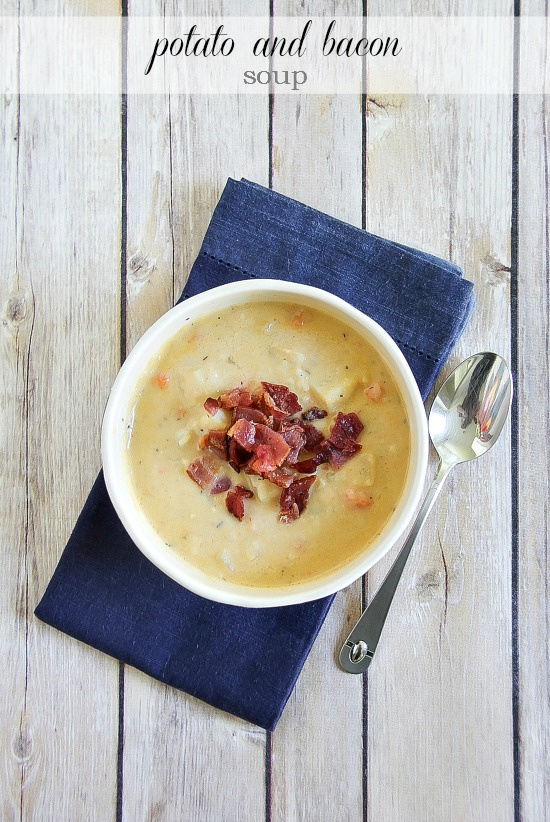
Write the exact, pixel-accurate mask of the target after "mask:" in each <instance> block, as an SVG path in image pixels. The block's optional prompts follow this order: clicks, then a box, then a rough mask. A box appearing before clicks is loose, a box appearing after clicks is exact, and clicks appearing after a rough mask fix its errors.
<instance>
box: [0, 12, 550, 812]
mask: <svg viewBox="0 0 550 822" xmlns="http://www.w3.org/2000/svg"><path fill="white" fill-rule="evenodd" d="M20 5H21V9H20V13H21V14H25V13H40V12H45V11H46V10H47V12H48V13H50V14H52V13H59V14H69V13H74V12H75V10H76V11H77V13H78V12H80V13H82V11H85V12H86V13H94V12H96V13H97V12H98V11H100V12H101V13H114V14H116V13H117V12H118V5H117V3H116V2H112V3H111V2H109V1H108V0H104V2H102V3H101V4H96V3H91V2H90V3H87V4H83V5H82V4H80V5H79V7H78V8H77V7H76V6H75V5H74V4H72V3H70V2H69V0H66V2H65V3H62V2H58V3H56V4H55V6H52V4H51V3H50V4H47V5H44V6H43V7H41V6H40V4H37V3H31V2H30V0H29V3H28V4H26V3H25V2H23V3H21V4H20ZM403 5H404V4H402V3H399V2H398V0H395V2H394V3H392V4H391V8H390V6H389V5H388V4H387V3H385V4H377V3H374V2H369V3H368V13H369V14H372V15H377V14H382V13H385V14H389V13H391V12H393V13H405V12H409V11H410V9H409V8H408V7H407V8H406V9H405V8H403ZM5 6H6V11H7V12H8V13H12V14H16V13H17V11H18V6H19V4H17V3H15V2H12V3H6V4H5ZM522 6H523V9H522V10H523V12H524V13H529V14H536V13H538V14H544V12H545V5H544V2H542V0H540V2H539V3H538V4H537V2H535V0H533V2H530V3H527V2H525V3H522ZM209 9H211V10H213V11H219V12H220V13H221V14H244V13H251V10H250V8H249V4H247V3H246V2H245V0H242V2H241V0H233V1H232V2H226V3H223V4H218V3H215V2H214V0H212V2H210V3H208V4H205V3H200V2H198V0H197V2H196V3H186V8H185V11H186V13H187V14H188V15H190V16H192V15H193V14H196V15H198V14H199V13H205V12H207V11H208V10H209ZM3 10H4V9H3ZM178 10H181V9H180V8H179V5H178V4H175V5H174V6H170V4H169V3H164V2H160V0H159V2H158V4H157V5H156V6H155V7H154V8H153V7H152V6H151V4H150V3H144V2H141V0H131V2H130V4H129V13H130V16H131V15H139V14H151V13H158V14H166V15H169V14H174V13H176V12H177V11H178ZM313 10H314V11H315V12H316V13H317V14H328V15H330V14H335V13H339V14H350V15H352V14H361V11H362V3H361V2H358V0H357V1H356V0H348V1H347V2H346V3H342V4H338V8H337V9H336V8H333V4H332V3H329V2H327V3H316V4H314V9H313V4H310V5H308V4H307V3H306V4H300V6H299V8H297V7H296V6H295V4H292V3H290V2H284V1H283V0H275V2H274V5H273V11H274V14H275V16H277V15H284V14H296V13H300V14H301V15H307V14H312V13H313ZM487 10H489V9H487ZM511 10H512V9H511V5H510V4H509V3H508V2H503V3H495V4H494V6H493V7H492V8H491V11H492V12H493V13H499V14H506V13H509V12H510V11H511ZM415 11H416V12H417V13H419V12H420V10H419V9H415ZM452 11H453V12H454V13H474V12H475V11H477V10H476V9H475V8H474V7H473V6H472V5H471V4H465V3H454V4H453V8H452ZM254 12H255V13H259V14H265V15H267V14H269V3H268V2H267V1H266V2H265V3H263V2H262V3H258V4H255V6H254ZM421 12H422V13H424V14H426V13H433V14H446V13H448V7H447V4H440V3H438V2H437V0H430V1H429V2H428V0H427V1H426V2H424V3H423V4H422V8H421ZM130 25H131V22H130ZM536 58H537V60H539V62H540V70H541V72H542V71H543V70H544V68H545V66H546V62H545V61H547V59H548V57H547V55H546V54H539V55H536ZM14 59H17V53H16V52H14ZM522 59H528V57H527V55H524V56H523V58H522ZM2 112H3V117H2V121H1V124H0V135H1V139H2V150H3V158H4V166H3V174H2V175H0V259H1V260H2V262H3V269H2V277H1V279H0V289H1V291H0V307H1V308H0V310H1V312H2V330H1V333H2V368H1V369H0V386H1V387H0V392H1V393H0V397H1V407H2V416H1V418H0V432H1V433H0V442H1V449H2V450H1V456H2V471H1V472H0V476H1V489H2V517H1V520H0V534H1V540H2V550H1V553H0V569H1V573H2V579H3V580H4V596H3V597H2V600H1V604H0V650H1V652H2V654H3V658H4V660H5V666H4V667H5V672H4V676H3V677H2V680H1V684H0V742H1V746H2V748H1V752H2V768H1V769H0V818H1V819H2V820H4V819H6V820H11V819H21V820H27V819H29V820H30V819H32V820H40V822H50V820H51V821H52V822H53V821H54V820H55V821H56V822H57V820H71V822H73V820H88V819H97V820H104V819H113V818H114V819H117V820H118V819H125V820H128V821H129V822H130V820H131V822H134V820H136V822H138V821H139V820H157V822H158V821H159V820H162V821H163V822H164V821H166V822H171V821H172V820H180V819H186V820H201V822H202V820H209V821H210V820H215V821H216V822H217V820H228V822H232V820H239V822H241V820H246V822H248V820H254V821H255V820H260V819H266V822H267V820H277V822H286V821H287V820H289V822H291V820H308V822H309V820H319V822H325V820H327V822H328V820H332V819H338V820H358V819H362V818H363V819H365V820H366V819H371V820H376V821H377V822H378V821H379V820H388V822H393V821H394V820H407V822H408V821H409V820H412V821H416V820H419V822H420V820H422V822H424V820H441V819H449V820H484V822H485V820H490V821H491V822H492V820H504V819H515V820H519V819H525V820H533V822H539V820H544V819H545V818H548V811H547V808H548V807H549V805H550V780H549V770H550V769H549V768H548V761H549V757H550V709H549V702H550V692H549V675H550V670H549V662H548V643H549V622H548V593H549V591H548V570H549V569H548V491H549V489H548V436H549V433H550V430H549V429H550V409H549V380H548V369H549V356H550V350H549V343H548V339H549V331H548V323H549V316H548V310H549V309H548V305H549V302H548V289H549V287H550V284H549V269H548V259H549V252H548V248H549V235H548V226H549V221H550V215H549V211H548V163H549V157H548V133H549V129H550V120H549V115H548V100H547V99H544V98H541V97H532V98H527V97H522V98H519V100H518V109H517V112H516V114H514V107H513V99H512V97H511V96H509V97H507V96H501V97H494V98H481V97H479V98H451V97H448V98H447V97H433V98H430V99H426V98H420V97H418V98H414V97H403V98H397V97H391V98H386V99H377V98H372V97H369V95H368V85H367V98H366V99H364V100H363V101H362V100H361V99H360V98H358V97H357V98H355V97H352V96H349V97H348V96H342V97H308V96H305V95H299V96H298V95H296V96H293V95H286V96H277V97H276V99H275V100H274V101H273V102H272V104H271V105H270V100H269V98H268V95H267V93H266V95H265V96H254V97H249V98H236V97H189V98H186V97H178V96H171V95H170V94H169V90H167V93H166V95H165V96H162V97H160V96H159V97H139V98H138V97H134V98H129V99H128V101H127V108H126V113H125V114H124V116H122V117H121V99H120V98H119V97H111V98H109V97H104V98H93V97H87V98H78V97H67V98H64V97H59V98H46V97H23V98H21V99H18V98H17V97H11V98H7V97H4V98H3V100H2ZM364 114H366V117H365V118H364V117H363V115H364ZM515 116H516V117H517V122H518V125H519V131H518V132H517V141H516V142H514V135H513V127H514V117H515ZM270 139H271V144H270V142H269V141H270ZM363 148H364V149H365V154H363ZM515 148H517V149H518V150H519V153H518V156H517V158H516V157H515V153H514V152H515ZM123 149H124V152H123ZM516 159H517V163H516V165H515V167H514V162H515V160H516ZM363 171H365V175H364V179H363ZM228 176H233V177H237V178H239V177H241V176H246V177H248V178H250V179H254V180H256V181H258V182H260V183H263V184H266V185H267V184H269V183H270V182H271V183H272V185H273V187H274V188H276V189H277V190H280V191H282V192H283V193H285V194H288V195H290V196H294V197H297V198H298V199H301V200H303V201H304V202H307V203H308V204H311V205H313V206H316V207H318V208H320V209H322V210H325V211H327V212H329V213H331V214H333V215H334V216H336V217H339V218H341V219H343V220H346V221H349V222H351V223H353V224H355V225H361V224H362V223H364V224H365V227H366V228H367V229H368V230H371V231H373V232H375V233H379V234H382V235H384V236H387V237H389V238H391V239H395V240H398V241H400V242H404V243H410V244H411V245H415V246H418V247H421V248H423V249H425V250H427V251H431V252H433V253H435V254H439V255H441V256H443V257H447V258H450V259H452V260H453V261H454V262H457V263H458V264H459V265H461V266H462V267H464V269H465V272H466V276H467V277H468V278H469V279H471V280H473V281H474V282H475V286H476V295H477V304H478V307H477V311H476V314H475V316H474V318H473V320H472V322H471V324H470V326H469V328H468V329H467V331H466V333H465V335H464V337H463V338H462V340H461V341H460V343H459V345H458V346H457V350H456V351H455V352H454V354H453V357H452V358H451V361H450V362H449V364H448V366H446V369H445V373H448V370H449V369H450V367H451V366H452V365H454V364H456V363H457V362H458V361H459V360H460V359H461V358H462V357H464V356H466V355H467V354H469V353H472V352H473V351H475V350H482V349H485V348H493V349H495V350H497V351H499V352H500V353H503V354H504V355H506V356H509V357H510V358H511V361H512V363H513V364H517V365H518V374H517V377H518V383H517V409H518V414H517V420H518V421H519V423H520V426H519V428H518V435H519V439H518V440H517V444H518V446H519V453H518V455H515V454H514V453H512V444H514V443H515V442H516V439H515V438H514V437H515V435H514V436H512V433H511V429H508V430H507V431H506V433H505V435H504V437H503V441H502V442H501V443H499V445H498V448H496V449H495V450H494V451H493V452H491V454H490V455H488V456H487V457H485V458H484V459H483V460H481V461H480V462H479V463H476V465H475V466H469V467H466V466H464V467H462V468H459V469H457V471H456V474H455V475H454V476H453V477H452V478H451V480H450V482H449V486H448V489H447V490H446V492H445V494H444V497H443V498H442V500H441V502H440V503H439V506H438V508H437V510H436V511H435V512H434V513H433V514H432V518H431V520H430V521H429V523H428V525H427V526H426V530H425V532H424V536H423V538H422V540H421V541H420V542H419V544H418V545H417V547H416V549H415V552H414V555H413V556H412V557H411V560H410V564H409V567H408V568H407V570H406V573H405V576H404V579H403V584H402V586H401V588H400V590H399V592H398V597H397V599H396V602H395V607H394V609H392V612H391V614H390V618H389V621H388V625H387V628H386V630H385V633H384V642H383V643H382V644H381V645H380V647H379V650H378V652H377V660H376V666H373V668H372V670H371V672H370V673H369V675H368V678H365V680H362V679H361V678H357V677H351V676H348V675H346V674H343V673H342V672H341V671H340V670H339V668H338V667H337V665H336V661H335V656H336V648H337V646H338V644H339V642H341V640H342V639H343V638H344V636H345V634H346V628H347V627H348V626H349V624H350V623H351V621H352V620H354V619H355V618H356V617H357V615H358V613H359V610H360V606H361V601H360V600H361V585H360V584H359V583H358V584H356V585H355V586H351V587H350V588H349V589H348V590H346V591H345V592H341V593H340V594H339V595H338V597H337V599H336V602H335V604H334V607H333V609H332V611H331V613H330V615H329V617H328V619H327V621H326V623H325V625H324V627H323V629H322V631H321V633H320V635H319V637H318V639H317V642H316V643H315V646H314V649H313V651H312V653H311V655H310V657H309V659H308V660H307V662H306V665H305V667H304V670H303V672H302V675H301V677H300V679H299V681H298V683H297V686H296V689H295V691H294V693H293V695H292V697H291V699H290V701H289V704H288V705H287V708H286V709H285V712H284V714H283V717H282V719H281V722H280V724H279V726H278V728H277V729H276V731H275V732H274V733H273V734H266V733H265V732H263V731H261V730H260V729H258V728H255V727H254V726H251V725H249V724H247V723H244V722H242V721H240V720H237V719H234V718H233V717H230V716H228V715H225V714H222V713H220V712H217V711H215V710H214V709H212V708H210V707H209V706H207V705H204V704H202V703H200V702H198V701H197V700H195V699H193V698H191V697H188V696H186V695H185V694H182V693H180V692H178V691H176V690H174V689H171V688H168V687H165V686H163V685H161V684H159V683H157V682H156V681H153V680H151V679H149V678H148V677H146V676H145V675H143V674H141V673H139V672H136V671H135V670H133V669H131V668H129V667H124V668H122V666H120V669H119V666H118V664H117V663H116V662H115V661H113V660H111V659H109V658H107V657H105V656H103V655H102V654H100V653H98V652H96V651H94V650H92V649H90V648H88V647H86V646H83V645H81V644H79V643H77V642H75V641H73V640H71V639H69V638H68V637H65V636H63V635H62V634H59V633H58V632H56V631H54V630H52V629H50V628H49V627H47V626H45V625H42V624H41V623H39V622H38V621H37V620H36V619H35V618H34V617H33V615H32V612H33V609H34V607H35V605H36V603H37V601H38V599H39V597H40V596H41V594H42V592H43V590H44V588H45V585H46V584H47V581H48V579H49V577H50V576H51V573H52V571H53V569H54V567H55V564H56V561H57V559H58V557H59V555H60V553H61V550H62V548H63V546H64V544H65V542H66V540H67V537H68V535H69V533H70V531H71V528H72V526H73V524H74V521H75V519H76V516H77V514H78V511H79V509H80V507H81V505H82V503H83V501H84V499H85V497H86V494H87V492H88V489H89V487H90V485H91V483H92V480H93V478H94V477H95V474H96V472H97V470H98V468H99V448H98V436H99V428H100V420H101V413H102V409H103V406H104V403H105V400H106V397H107V394H108V391H109V387H110V384H111V382H112V379H113V377H114V375H115V373H116V369H117V366H118V363H119V361H120V358H121V356H123V355H124V354H125V353H126V350H130V349H131V347H132V346H133V344H134V343H135V342H136V340H137V339H138V337H139V336H140V335H141V333H143V331H144V330H145V329H146V328H147V327H148V326H149V325H150V324H151V323H152V322H153V321H154V320H155V319H156V318H157V317H158V316H159V315H160V314H161V313H163V312H164V311H165V310H166V309H167V308H168V307H169V306H170V305H171V304H172V303H173V301H174V300H175V299H177V297H178V296H179V294H180V293H181V290H182V289H183V286H184V283H185V280H186V277H187V274H188V271H189V268H190V266H191V265H192V262H193V260H194V258H195V256H196V253H197V251H198V248H199V246H200V242H201V239H202V236H203V234H204V231H205V229H206V226H207V224H208V220H209V218H210V215H211V213H212V209H213V208H214V206H215V203H216V201H217V199H218V197H219V194H220V192H221V190H222V188H223V185H224V183H225V180H226V178H227V177H228ZM516 186H517V193H519V199H518V201H517V203H514V198H513V194H514V191H516V188H515V187H516ZM123 194H126V195H127V198H126V203H125V207H123V201H122V198H123ZM121 257H122V260H125V261H126V268H125V270H124V271H121ZM123 285H124V286H125V293H121V288H122V287H123ZM121 305H124V314H123V321H122V331H123V332H124V335H125V340H124V344H121V310H120V309H121ZM516 334H517V338H516ZM121 347H122V351H121ZM516 359H517V363H516ZM68 455H70V459H69V458H68ZM432 470H433V462H432ZM516 490H517V491H518V492H519V497H516V495H515V492H516ZM513 512H516V513H517V515H518V520H517V523H516V522H515V519H514V517H513V516H512V514H513ZM474 522H476V523H477V528H476V529H474V528H473V523H474ZM516 525H517V528H515V526H516ZM390 561H391V557H388V558H386V560H385V561H383V562H381V563H379V564H378V565H377V566H376V568H374V569H373V570H372V572H371V573H370V574H369V578H368V580H367V583H366V585H367V591H368V593H369V594H371V593H372V592H373V591H374V590H376V587H377V585H378V584H379V582H380V581H381V579H382V577H383V575H384V573H385V571H386V570H387V568H388V566H389V563H390ZM514 596H516V597H517V598H516V600H515V602H514ZM515 674H517V676H515ZM119 696H120V698H119Z"/></svg>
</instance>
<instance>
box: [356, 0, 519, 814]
mask: <svg viewBox="0 0 550 822" xmlns="http://www.w3.org/2000/svg"><path fill="white" fill-rule="evenodd" d="M371 10H374V11H376V7H374V9H371V6H370V4H369V13H370V12H371ZM384 10H385V13H389V10H388V8H387V5H385V6H384ZM461 13H465V10H464V9H462V10H461ZM511 116H512V99H511V96H510V97H509V98H506V97H498V98H497V97H481V96H480V97H455V98H451V97H448V98H445V97H433V98H423V97H406V98H402V99H396V98H390V99H389V100H387V101H380V100H379V101H377V102H376V104H375V105H371V106H369V112H368V120H367V129H368V134H369V139H368V148H367V152H368V153H367V156H368V167H367V180H368V183H367V215H368V217H367V227H368V228H369V229H370V230H372V231H374V232H375V233H382V234H385V235H386V236H389V237H391V238H393V239H399V240H400V241H401V242H406V243H410V244H412V245H415V246H418V247H421V248H423V249H424V250H427V251H431V252H432V253H435V254H439V255H441V256H443V257H447V258H450V259H452V260H453V261H454V262H457V263H458V264H459V265H461V266H462V267H463V268H464V269H465V273H466V276H467V278H468V279H471V280H473V281H474V282H475V290H476V298H477V309H476V313H475V316H474V318H473V320H472V321H471V323H470V325H469V327H468V329H467V331H466V333H465V335H464V337H463V338H462V340H461V341H460V342H459V344H458V346H457V348H456V350H455V352H454V354H453V356H452V357H451V360H450V362H449V365H448V366H447V367H446V368H445V371H444V376H445V375H446V374H447V373H448V372H449V370H450V368H451V367H452V366H454V365H456V364H458V362H459V361H460V360H461V359H463V358H464V357H465V356H467V355H468V354H471V353H474V352H475V351H477V350H484V349H489V350H496V351H498V352H499V353H502V354H503V355H504V356H508V354H509V333H510V322H509V270H510V247H509V236H510V208H511V132H512V122H511ZM381 130H383V133H384V141H383V144H382V143H381V142H380V141H379V139H377V136H376V135H380V132H381ZM388 157H391V165H392V167H393V168H395V169H396V172H395V173H394V174H392V175H391V176H390V179H389V178H388V166H389V163H388ZM389 186H391V191H392V196H391V198H390V197H388V187H389ZM440 381H441V380H440ZM434 471H435V460H434V459H432V460H431V469H430V476H432V475H433V473H434ZM481 501H483V502H481ZM510 544H511V524H510V436H509V431H506V433H505V435H504V436H503V440H502V442H499V444H498V447H497V448H495V450H494V451H493V452H491V455H490V456H487V457H485V458H484V459H483V460H480V461H479V462H476V463H475V465H474V464H470V465H469V466H461V467H460V468H458V469H456V471H455V472H454V475H451V478H450V480H449V484H448V486H447V489H446V490H445V491H444V492H443V495H442V499H441V500H440V502H439V503H438V507H437V508H436V510H435V511H434V512H433V513H432V514H431V517H430V519H429V521H428V523H427V525H426V526H425V529H424V532H423V537H422V538H421V539H420V540H419V542H418V544H417V545H416V547H415V549H414V550H413V554H412V555H411V558H410V560H409V564H408V566H407V568H406V570H405V573H404V576H403V579H402V582H401V585H400V588H399V590H398V593H397V595H396V599H395V601H394V605H393V607H392V610H391V611H390V614H389V617H388V621H387V624H386V628H385V630H384V634H383V639H382V642H381V644H380V645H379V647H378V651H377V659H376V660H375V663H373V666H372V667H371V669H370V671H369V675H368V695H369V713H368V728H369V740H368V790H367V794H368V811H369V816H370V817H372V818H373V819H380V820H384V819H388V820H390V819H391V820H393V819H423V820H425V819H434V820H435V819H442V818H445V819H478V818H479V819H509V818H511V817H512V815H513V773H512V705H511V692H512V682H511V671H512V665H511V596H510V586H511V567H510ZM393 555H394V554H393ZM393 555H392V556H389V557H387V558H385V560H384V561H383V562H381V563H379V564H378V565H377V566H376V567H375V568H374V569H373V570H372V572H371V573H370V574H369V593H371V594H372V593H373V592H374V591H375V590H376V589H377V588H378V586H379V584H380V582H381V581H382V579H383V577H384V575H385V573H386V571H387V569H388V567H389V564H390V562H391V561H392V559H393Z"/></svg>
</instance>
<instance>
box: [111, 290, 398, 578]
mask: <svg viewBox="0 0 550 822" xmlns="http://www.w3.org/2000/svg"><path fill="white" fill-rule="evenodd" d="M283 387H286V388H285V391H283ZM285 392H286V393H285ZM291 395H292V397H295V398H296V399H294V400H292V399H291V400H290V401H289V397H290V396H291ZM228 397H229V399H228ZM243 408H244V409H245V410H244V411H243V410H242V409H243ZM239 409H240V410H239ZM246 409H248V411H247V410H246ZM260 409H261V410H260ZM260 414H262V415H263V417H260V416H259V415H260ZM251 416H252V419H250V417H251ZM247 417H248V418H249V419H248V420H246V418H247ZM356 420H357V421H358V422H356ZM290 429H293V431H294V434H289V433H288V431H289V430H290ZM211 431H214V432H215V434H214V435H212V434H210V433H209V432H211ZM250 431H252V436H254V435H255V436H256V445H247V441H246V439H242V437H243V436H245V435H246V436H248V434H249V432H250ZM300 431H303V432H305V433H304V436H303V437H302V439H301V440H300ZM243 432H244V433H243ZM269 432H271V433H269ZM296 432H298V433H297V434H296ZM260 435H261V436H260ZM310 435H313V440H311V441H310V439H311V436H310ZM293 436H294V437H297V443H298V444H297V445H296V447H294V446H293V443H294V442H295V441H294V440H293V439H292V437H293ZM281 437H283V438H285V437H286V440H285V442H290V445H289V446H284V449H285V450H284V453H285V456H284V459H282V460H281V455H282V453H283V451H281V452H280V453H279V454H274V452H273V449H272V446H271V443H272V441H273V442H275V443H276V447H275V451H277V448H278V447H279V445H280V443H281ZM306 437H307V438H308V440H307V444H304V443H305V438H306ZM233 440H234V442H233V456H234V459H233V460H231V459H230V460H229V461H228V457H227V443H229V444H231V442H232V441H233ZM314 440H316V441H317V444H316V445H315V446H313V445H312V443H313V441H314ZM220 442H221V445H222V447H221V448H220ZM235 442H238V443H239V446H238V453H239V459H237V457H235V449H236V446H235ZM259 442H260V443H261V444H260V445H258V443H259ZM266 442H267V443H268V446H265V443H266ZM300 442H301V443H302V446H301V447H299V446H300ZM224 443H225V444H224ZM240 443H244V445H245V446H246V448H249V449H250V450H249V451H248V452H247V451H246V449H245V450H243V448H242V446H241V444H240ZM216 446H218V447H216ZM291 446H292V447H291ZM262 449H263V450H262ZM270 449H271V450H270ZM297 451H298V453H296V452H297ZM409 451H410V430H409V423H408V419H407V415H406V411H405V408H404V404H403V401H402V398H401V396H400V393H399V391H398V389H397V386H396V385H395V382H394V380H393V378H392V375H391V373H390V371H389V370H388V368H387V366H386V364H385V362H384V361H383V359H382V358H381V357H380V355H379V354H378V352H377V351H376V350H375V348H374V347H373V346H372V345H370V343H368V342H367V341H366V340H365V339H364V337H363V336H361V335H360V334H359V333H358V332H356V331H355V330H354V329H352V328H350V327H349V326H348V325H346V324H345V323H343V322H341V321H340V320H337V319H335V318H333V317H331V316H329V315H328V314H325V313H324V312H323V311H321V310H319V309H317V308H312V307H298V306H296V305H293V304H290V303H285V302H270V301H249V302H247V303H244V304H242V305H235V306H232V307H229V308H225V309H223V310H221V311H218V312H215V313H214V314H212V315H209V316H204V317H201V318H199V319H197V320H194V321H189V322H188V323H187V325H186V326H185V327H184V328H182V329H181V330H180V331H179V332H178V333H177V334H176V335H175V336H174V337H173V338H172V339H171V340H169V341H168V342H167V343H166V344H165V345H164V347H163V349H162V350H161V352H160V354H159V355H158V356H157V357H156V358H155V359H154V361H153V362H151V363H149V366H148V369H147V372H146V373H145V374H144V376H143V378H142V380H141V383H140V385H139V386H138V391H137V394H136V397H135V404H134V408H133V414H132V424H131V426H130V429H129V441H128V449H127V455H128V467H129V472H130V476H131V483H132V488H133V491H134V493H135V496H136V499H137V501H138V503H139V505H140V507H141V508H142V509H143V511H144V512H145V514H146V516H147V518H148V519H149V521H150V522H151V524H152V525H153V527H154V528H155V530H156V531H157V533H158V534H159V535H160V537H161V538H162V539H163V541H164V542H165V544H166V546H167V548H169V549H170V550H172V551H174V552H176V553H177V554H178V555H180V556H182V557H183V558H184V559H185V560H187V561H188V562H189V563H191V564H192V565H194V566H195V567H197V568H198V569H200V570H201V571H203V572H204V573H205V574H207V575H208V576H210V577H214V578H218V579H223V580H228V581H231V582H234V583H235V584H238V585H247V586H256V587H273V586H277V587H278V586H280V585H292V584H295V583H301V582H304V581H306V580H313V579H316V578H318V577H321V576H325V575H326V574H327V573H329V572H331V571H334V570H336V569H337V568H339V567H340V566H342V565H343V564H345V563H347V562H349V560H350V559H351V558H353V557H356V556H357V555H359V554H360V553H363V552H364V551H365V549H366V547H367V546H368V545H369V543H370V542H372V540H374V538H375V537H376V536H377V535H378V534H379V533H380V531H381V529H382V528H383V527H384V525H385V523H386V522H387V520H388V518H389V517H390V516H391V514H392V511H393V510H394V509H395V506H396V504H397V502H398V500H399V498H400V495H401V492H402V490H403V487H404V483H405V478H406V475H407V470H408V464H409ZM342 455H343V456H342ZM272 459H273V460H275V462H273V464H269V463H270V460H272ZM235 460H237V462H235ZM266 460H267V462H266ZM278 460H279V461H278ZM203 466H206V468H207V469H208V471H209V472H210V475H209V476H207V477H206V479H205V478H204V477H201V476H197V473H198V474H201V473H202V471H203ZM275 466H276V467H275ZM238 468H240V470H239V472H238V473H237V470H236V469H238ZM199 469H200V470H199ZM272 469H273V470H272ZM266 477H268V478H266ZM269 477H271V479H270V478H269ZM304 480H305V482H304ZM295 483H298V485H296V484H295ZM201 486H202V487H201ZM305 486H307V488H306V487H305ZM239 489H242V490H239ZM298 489H300V493H298ZM237 497H238V499H236V498H237ZM235 499H236V502H235Z"/></svg>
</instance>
